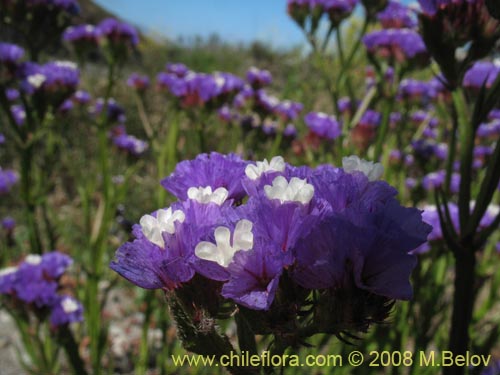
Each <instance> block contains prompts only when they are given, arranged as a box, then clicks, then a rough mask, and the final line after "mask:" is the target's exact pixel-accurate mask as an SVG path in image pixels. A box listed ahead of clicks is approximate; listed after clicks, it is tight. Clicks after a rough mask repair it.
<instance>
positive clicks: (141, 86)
mask: <svg viewBox="0 0 500 375" xmlns="http://www.w3.org/2000/svg"><path fill="white" fill-rule="evenodd" d="M127 86H129V87H133V88H134V89H136V90H137V91H144V90H146V89H147V88H148V87H149V77H148V76H145V75H140V74H138V73H132V74H131V75H130V76H129V77H128V79H127Z"/></svg>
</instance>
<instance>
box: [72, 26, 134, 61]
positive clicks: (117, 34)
mask: <svg viewBox="0 0 500 375" xmlns="http://www.w3.org/2000/svg"><path fill="white" fill-rule="evenodd" d="M63 39H64V40H65V41H67V42H70V43H72V44H73V45H74V47H75V50H76V52H77V53H78V54H79V55H82V54H84V53H85V52H88V51H90V50H92V49H94V48H96V47H97V46H98V45H99V44H102V45H103V47H104V48H105V49H107V54H106V55H105V56H106V57H107V58H112V59H113V61H114V62H115V63H116V62H118V63H121V62H122V61H123V60H124V59H125V57H126V56H127V53H128V49H129V48H132V49H133V48H135V47H136V46H137V44H138V43H139V34H138V33H137V30H136V29H135V28H134V27H132V26H131V25H129V24H127V23H124V22H120V21H118V20H116V19H114V18H106V19H105V20H103V21H101V23H99V24H98V25H97V26H94V25H89V24H83V25H77V26H70V27H69V28H67V29H66V31H65V32H64V34H63Z"/></svg>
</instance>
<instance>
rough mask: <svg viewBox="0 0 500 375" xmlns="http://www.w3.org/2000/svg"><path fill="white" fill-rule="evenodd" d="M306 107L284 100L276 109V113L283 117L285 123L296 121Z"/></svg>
mask: <svg viewBox="0 0 500 375" xmlns="http://www.w3.org/2000/svg"><path fill="white" fill-rule="evenodd" d="M303 108H304V106H303V105H302V103H298V102H292V101H291V100H284V101H282V102H280V103H279V104H278V105H277V106H276V107H275V108H274V112H275V113H276V114H277V115H279V116H280V117H282V118H283V119H284V120H285V121H291V120H295V119H296V118H297V117H298V116H299V113H300V112H301V111H302V109H303Z"/></svg>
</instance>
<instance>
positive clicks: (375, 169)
mask: <svg viewBox="0 0 500 375" xmlns="http://www.w3.org/2000/svg"><path fill="white" fill-rule="evenodd" d="M342 167H343V168H344V171H346V172H347V173H353V172H363V174H364V175H365V176H366V177H368V180H370V181H376V180H379V179H380V177H381V176H382V174H383V173H384V167H383V166H382V164H380V163H374V162H373V161H366V160H363V159H360V158H359V157H358V156H356V155H352V156H347V157H344V158H342Z"/></svg>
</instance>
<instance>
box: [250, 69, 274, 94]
mask: <svg viewBox="0 0 500 375" xmlns="http://www.w3.org/2000/svg"><path fill="white" fill-rule="evenodd" d="M246 78H247V82H248V83H249V84H250V85H252V87H253V88H255V89H260V88H262V87H264V86H267V85H270V84H271V82H272V81H273V77H272V75H271V73H270V72H269V71H268V70H264V69H259V68H256V67H255V66H252V67H251V68H250V69H248V71H247V77H246Z"/></svg>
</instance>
